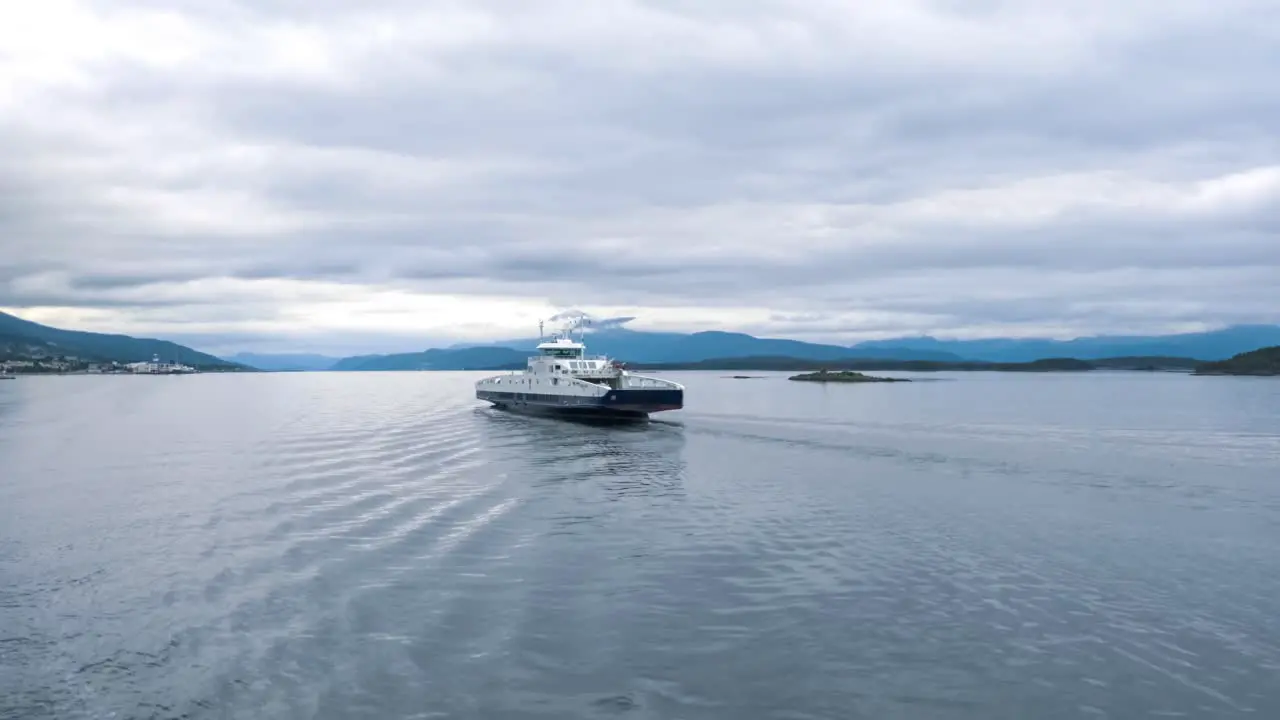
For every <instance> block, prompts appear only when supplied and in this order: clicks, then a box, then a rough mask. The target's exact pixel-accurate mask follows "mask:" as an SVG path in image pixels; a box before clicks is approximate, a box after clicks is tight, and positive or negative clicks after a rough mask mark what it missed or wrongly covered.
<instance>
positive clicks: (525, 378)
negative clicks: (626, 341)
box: [476, 319, 684, 419]
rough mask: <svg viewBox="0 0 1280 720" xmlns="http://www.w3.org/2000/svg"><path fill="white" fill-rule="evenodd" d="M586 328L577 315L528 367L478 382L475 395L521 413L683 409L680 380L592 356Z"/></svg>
mask: <svg viewBox="0 0 1280 720" xmlns="http://www.w3.org/2000/svg"><path fill="white" fill-rule="evenodd" d="M581 327H582V321H581V319H578V320H577V321H576V322H571V323H569V325H568V326H567V327H566V329H565V330H563V331H561V332H559V333H556V334H555V335H553V336H552V337H551V338H550V339H546V338H544V339H543V340H542V342H540V343H539V344H538V346H537V349H536V350H537V354H536V355H533V356H531V357H530V358H529V359H528V366H527V368H526V369H524V370H514V371H512V372H510V373H507V374H504V375H494V376H492V377H487V378H484V379H483V380H479V381H477V382H476V398H477V399H480V400H487V401H488V402H489V403H491V404H492V405H493V406H495V407H499V408H503V409H507V410H513V411H517V412H528V413H537V414H552V415H566V416H577V417H587V418H590V417H599V418H617V419H644V418H647V417H648V416H649V414H650V413H655V412H661V411H664V410H679V409H680V408H682V407H684V386H683V385H681V384H680V383H676V382H671V381H670V380H663V379H661V378H653V377H645V376H643V375H636V374H635V373H632V372H631V371H629V370H627V369H626V366H625V365H623V364H622V363H620V362H617V361H614V360H611V359H610V358H608V357H606V356H603V355H598V356H594V357H589V356H588V355H587V347H586V342H585V334H584V333H583V332H582V331H581ZM575 328H577V329H578V330H579V337H578V338H577V339H575V338H574V337H573V331H574V329H575ZM540 334H541V333H540Z"/></svg>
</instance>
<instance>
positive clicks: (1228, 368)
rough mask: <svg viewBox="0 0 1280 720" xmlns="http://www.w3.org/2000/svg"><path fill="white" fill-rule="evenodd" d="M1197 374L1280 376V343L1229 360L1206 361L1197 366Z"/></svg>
mask: <svg viewBox="0 0 1280 720" xmlns="http://www.w3.org/2000/svg"><path fill="white" fill-rule="evenodd" d="M1195 374H1196V375H1251V376H1255V377H1275V376H1280V345H1276V346H1274V347H1265V348H1262V349H1260V350H1253V351H1251V352H1246V353H1240V354H1239V355H1235V356H1233V357H1231V358H1230V359H1227V360H1220V361H1218V362H1209V363H1204V364H1202V365H1200V366H1198V367H1196V372H1195Z"/></svg>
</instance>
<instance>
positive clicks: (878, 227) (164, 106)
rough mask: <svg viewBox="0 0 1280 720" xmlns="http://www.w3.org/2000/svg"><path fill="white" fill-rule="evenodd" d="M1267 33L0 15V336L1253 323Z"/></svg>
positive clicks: (1003, 4) (528, 13)
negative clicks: (561, 318) (38, 327)
mask: <svg viewBox="0 0 1280 720" xmlns="http://www.w3.org/2000/svg"><path fill="white" fill-rule="evenodd" d="M1278 8H1280V6H1278V5H1277V3H1276V2H1275V0H1217V1H1215V2H1206V1H1205V0H1162V1H1157V0H1127V1H1126V2H1115V1H1114V0H1071V1H1069V2H1068V1H1067V0H1063V1H1062V2H1056V3H1054V2H1043V1H1041V0H1026V1H1021V0H985V1H982V2H959V1H958V0H956V1H946V0H935V1H933V2H926V1H924V0H896V1H895V2H891V3H850V2H847V0H759V1H757V2H742V1H741V0H712V1H708V0H701V1H700V2H685V3H677V2H675V1H674V0H648V1H642V0H592V2H587V3H584V2H580V1H578V2H569V1H568V0H565V1H563V2H562V1H560V0H551V1H547V2H515V1H505V2H502V1H498V0H458V1H457V2H443V1H440V2H437V1H429V2H424V1H422V0H413V1H412V2H411V1H409V0H403V1H398V0H392V1H389V2H337V1H336V0H305V1H304V0H225V1H224V2H220V3H204V2H195V0H186V1H182V0H179V1H173V0H169V1H166V2H160V0H41V2H35V3H7V4H5V6H4V7H3V9H0V308H5V309H8V310H10V311H12V312H17V313H19V314H22V315H23V316H24V317H28V318H31V319H35V320H39V321H43V322H49V323H52V324H58V325H62V326H70V327H79V328H84V329H92V330H102V331H120V332H129V333H134V334H148V335H161V336H165V337H171V338H174V339H190V340H191V341H193V342H198V343H199V346H200V347H202V348H207V349H211V350H214V351H219V352H222V351H227V350H232V349H246V350H293V349H297V350H321V351H329V352H358V351H364V350H369V351H374V350H393V349H416V348H420V347H423V346H425V345H428V344H434V343H437V342H445V341H452V340H456V339H463V338H477V339H478V338H495V337H508V336H512V335H523V334H528V333H529V332H530V331H531V330H532V328H535V327H536V324H537V320H538V319H539V318H545V317H549V316H551V315H552V314H553V313H555V312H556V311H558V310H562V309H564V308H567V307H578V308H583V309H586V310H589V311H591V312H593V313H596V314H599V315H601V316H635V317H636V320H634V321H633V322H632V323H631V326H633V327H637V328H655V329H682V330H696V329H707V328H722V329H735V330H745V331H748V332H754V333H757V334H766V335H785V336H792V337H803V338H809V339H823V340H843V341H854V340H857V339H861V338H871V337H886V336H893V335H903V334H918V333H931V334H935V335H940V336H966V337H967V336H983V335H1053V336H1059V337H1070V336H1075V335H1081V334H1094V333H1113V332H1114V333H1156V332H1168V331H1179V330H1195V329H1202V328H1207V327H1214V326H1218V325H1222V324H1227V323H1253V322H1277V321H1278V320H1280V304H1277V302H1276V297H1277V294H1278V291H1280V132H1277V129H1276V128H1277V120H1276V118H1280V83H1278V82H1277V81H1276V79H1275V78H1276V77H1277V76H1280V10H1278Z"/></svg>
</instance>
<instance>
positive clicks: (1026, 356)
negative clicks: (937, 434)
mask: <svg viewBox="0 0 1280 720" xmlns="http://www.w3.org/2000/svg"><path fill="white" fill-rule="evenodd" d="M538 342H539V340H538V338H518V339H512V340H506V341H499V342H492V343H471V344H458V345H454V346H451V347H448V348H433V349H429V350H424V351H421V352H412V353H396V354H389V355H361V356H354V357H346V358H333V357H328V356H325V355H315V354H301V353H295V354H268V353H238V354H234V355H228V356H227V357H226V358H225V359H223V358H219V357H215V356H213V355H210V354H208V353H203V352H200V351H198V350H193V349H192V348H189V347H186V346H183V345H179V344H177V343H173V342H169V341H167V340H158V339H152V338H134V337H130V336H127V335H114V334H103V333H92V332H82V331H77V330H61V329H58V328H53V327H49V326H47V325H41V324H39V323H34V322H31V321H28V320H23V319H21V318H18V317H15V316H13V315H9V314H7V313H3V312H0V359H5V358H14V357H24V356H40V355H76V356H79V357H83V358H87V359H92V360H100V361H112V360H114V361H117V362H137V361H140V360H150V359H151V358H152V357H153V356H159V357H160V358H161V359H162V360H168V361H174V362H181V363H185V364H188V365H193V366H196V367H201V368H211V369H212V368H255V369H260V370H272V371H288V370H292V371H313V370H339V371H341V370H348V371H349V370H490V369H506V368H514V367H523V366H524V362H525V358H526V357H527V356H528V355H529V353H531V352H532V351H533V349H534V347H535V346H536V345H537V344H538ZM587 344H588V352H590V353H591V354H603V355H608V356H610V357H613V358H617V359H619V360H623V361H625V362H629V363H633V364H636V365H662V364H668V365H670V364H690V363H707V362H711V361H721V360H726V359H733V358H737V359H743V358H761V357H767V358H774V359H778V358H791V359H794V360H801V361H815V362H824V361H837V360H845V361H854V360H861V361H867V360H886V361H887V360H893V361H911V362H936V363H956V362H988V363H1020V362H1032V361H1035V360H1042V359H1046V358H1077V359H1081V360H1100V359H1105V358H1115V357H1123V356H1134V357H1156V356H1159V357H1163V358H1173V359H1178V358H1193V359H1196V360H1201V361H1215V360H1225V359H1228V358H1231V357H1233V356H1235V355H1238V354H1240V353H1245V352H1250V351H1252V350H1257V349H1258V348H1263V347H1270V346H1276V345H1280V326H1277V325H1236V326H1232V327H1228V328H1224V329H1222V330H1214V331H1209V332H1200V333H1184V334H1178V335H1156V336H1098V337H1085V338H1077V339H1075V340H1048V339H1012V338H1001V339H984V340H940V339H937V338H933V337H927V336H925V337H904V338H898V339H894V340H877V341H870V342H863V343H858V344H856V345H851V346H842V345H835V344H822V343H809V342H803V341H800V340H787V339H777V338H758V337H754V336H752V335H747V334H745V333H734V332H719V331H708V332H697V333H670V332H644V331H639V330H630V329H627V328H621V327H611V328H608V329H604V330H598V331H595V332H588V335H587ZM713 364H714V363H713Z"/></svg>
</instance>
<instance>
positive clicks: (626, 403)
mask: <svg viewBox="0 0 1280 720" xmlns="http://www.w3.org/2000/svg"><path fill="white" fill-rule="evenodd" d="M476 397H477V398H478V399H480V400H486V401H488V402H490V403H492V404H493V405H494V406H495V407H500V408H503V409H506V410H512V411H515V412H524V413H529V414H537V415H560V416H566V417H578V418H603V419H636V420H640V419H644V418H647V417H649V414H650V413H655V412H662V411H665V410H679V409H680V408H682V407H684V390H683V389H679V390H675V389H671V390H668V389H662V390H610V391H609V392H608V393H607V394H605V395H601V396H598V397H594V396H576V395H552V394H541V393H525V392H506V391H495V390H477V391H476Z"/></svg>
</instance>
